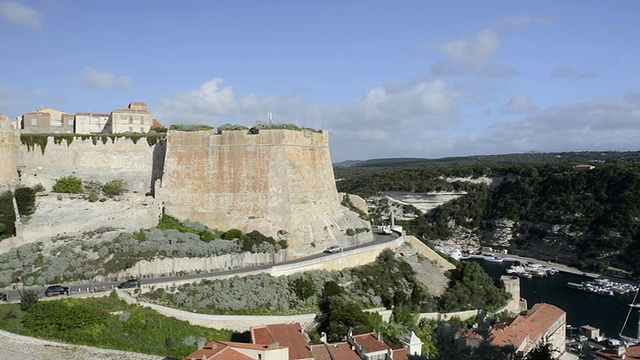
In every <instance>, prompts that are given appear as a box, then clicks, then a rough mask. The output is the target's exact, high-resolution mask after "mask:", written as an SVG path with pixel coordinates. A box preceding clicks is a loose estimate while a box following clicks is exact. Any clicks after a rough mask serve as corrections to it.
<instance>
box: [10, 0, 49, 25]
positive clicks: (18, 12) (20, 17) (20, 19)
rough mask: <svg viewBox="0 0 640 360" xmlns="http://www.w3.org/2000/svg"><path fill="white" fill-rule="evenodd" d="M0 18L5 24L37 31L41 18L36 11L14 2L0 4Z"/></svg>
mask: <svg viewBox="0 0 640 360" xmlns="http://www.w3.org/2000/svg"><path fill="white" fill-rule="evenodd" d="M0 16H1V17H2V18H3V19H4V20H5V21H7V22H9V23H11V24H15V25H18V26H23V27H26V28H30V29H39V28H40V26H41V23H40V18H41V17H42V16H41V15H40V13H39V12H38V11H37V10H34V9H32V8H30V7H27V6H24V5H22V4H20V3H17V2H15V1H8V2H0Z"/></svg>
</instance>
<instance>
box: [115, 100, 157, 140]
mask: <svg viewBox="0 0 640 360" xmlns="http://www.w3.org/2000/svg"><path fill="white" fill-rule="evenodd" d="M153 120H154V119H153V118H152V117H151V114H150V113H149V110H148V109H147V104H146V103H143V102H132V103H130V104H129V106H128V107H127V108H126V109H119V110H114V111H112V112H111V115H110V117H109V125H110V126H109V128H110V129H109V130H110V132H112V133H114V134H121V133H127V132H129V133H137V132H139V133H147V132H149V130H150V129H151V126H152V125H153Z"/></svg>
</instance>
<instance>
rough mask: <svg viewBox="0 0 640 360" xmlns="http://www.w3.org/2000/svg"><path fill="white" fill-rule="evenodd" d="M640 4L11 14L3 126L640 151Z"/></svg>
mask: <svg viewBox="0 0 640 360" xmlns="http://www.w3.org/2000/svg"><path fill="white" fill-rule="evenodd" d="M639 33H640V3H638V2H637V1H636V0H626V1H625V0H620V1H605V0H602V1H593V0H581V1H512V0H510V1H491V0H488V1H482V2H478V1H446V2H444V1H393V2H392V1H364V0H362V1H356V0H340V1H337V0H336V1H312V0H309V1H301V0H297V1H293V0H291V1H257V0H256V1H245V0H238V1H231V0H229V1H213V0H212V1H190V0H187V1H168V0H155V1H142V0H138V1H125V0H110V1H80V0H76V1H71V0H67V1H62V0H32V1H28V0H24V1H20V0H17V1H2V0H0V44H1V45H2V53H3V56H1V57H0V113H2V114H6V115H9V116H11V117H16V116H18V115H21V114H23V113H25V112H28V111H31V110H34V109H37V108H41V107H52V108H55V109H59V110H63V111H66V112H68V113H75V112H85V111H90V112H94V113H108V112H110V111H111V110H114V109H117V108H123V107H126V106H127V104H128V103H129V102H133V101H143V102H146V103H147V104H148V105H149V107H150V110H151V112H152V114H153V115H154V116H156V117H157V118H158V119H159V121H160V122H162V123H163V124H165V125H171V124H178V123H183V124H186V123H201V124H208V125H212V126H217V125H221V124H225V123H231V124H242V125H253V124H255V123H256V120H257V119H258V118H260V119H262V120H264V119H265V118H266V113H267V112H271V113H273V120H272V121H273V122H274V123H295V124H297V125H298V126H305V127H312V128H316V129H324V130H328V131H329V132H330V139H331V140H330V144H331V153H332V158H333V161H336V162H337V161H343V160H348V159H361V160H364V159H372V158H388V157H421V158H440V157H446V156H465V155H478V154H504V153H521V152H526V151H544V152H552V151H603V150H621V151H627V150H638V149H639V147H640V146H639V144H640V141H638V139H640V46H638V45H637V44H638V40H637V34H639Z"/></svg>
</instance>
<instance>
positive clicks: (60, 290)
mask: <svg viewBox="0 0 640 360" xmlns="http://www.w3.org/2000/svg"><path fill="white" fill-rule="evenodd" d="M44 295H45V296H56V295H69V287H68V286H62V285H51V286H49V287H48V288H47V290H45V291H44Z"/></svg>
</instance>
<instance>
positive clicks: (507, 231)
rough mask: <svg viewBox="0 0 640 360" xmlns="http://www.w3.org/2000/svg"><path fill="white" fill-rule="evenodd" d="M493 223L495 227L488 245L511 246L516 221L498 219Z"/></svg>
mask: <svg viewBox="0 0 640 360" xmlns="http://www.w3.org/2000/svg"><path fill="white" fill-rule="evenodd" d="M493 225H494V229H493V231H491V233H490V234H489V236H488V237H487V243H488V245H491V246H503V247H509V245H510V244H511V240H513V234H514V231H515V229H514V226H515V225H516V223H515V222H514V221H513V220H509V219H496V220H494V221H493Z"/></svg>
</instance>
